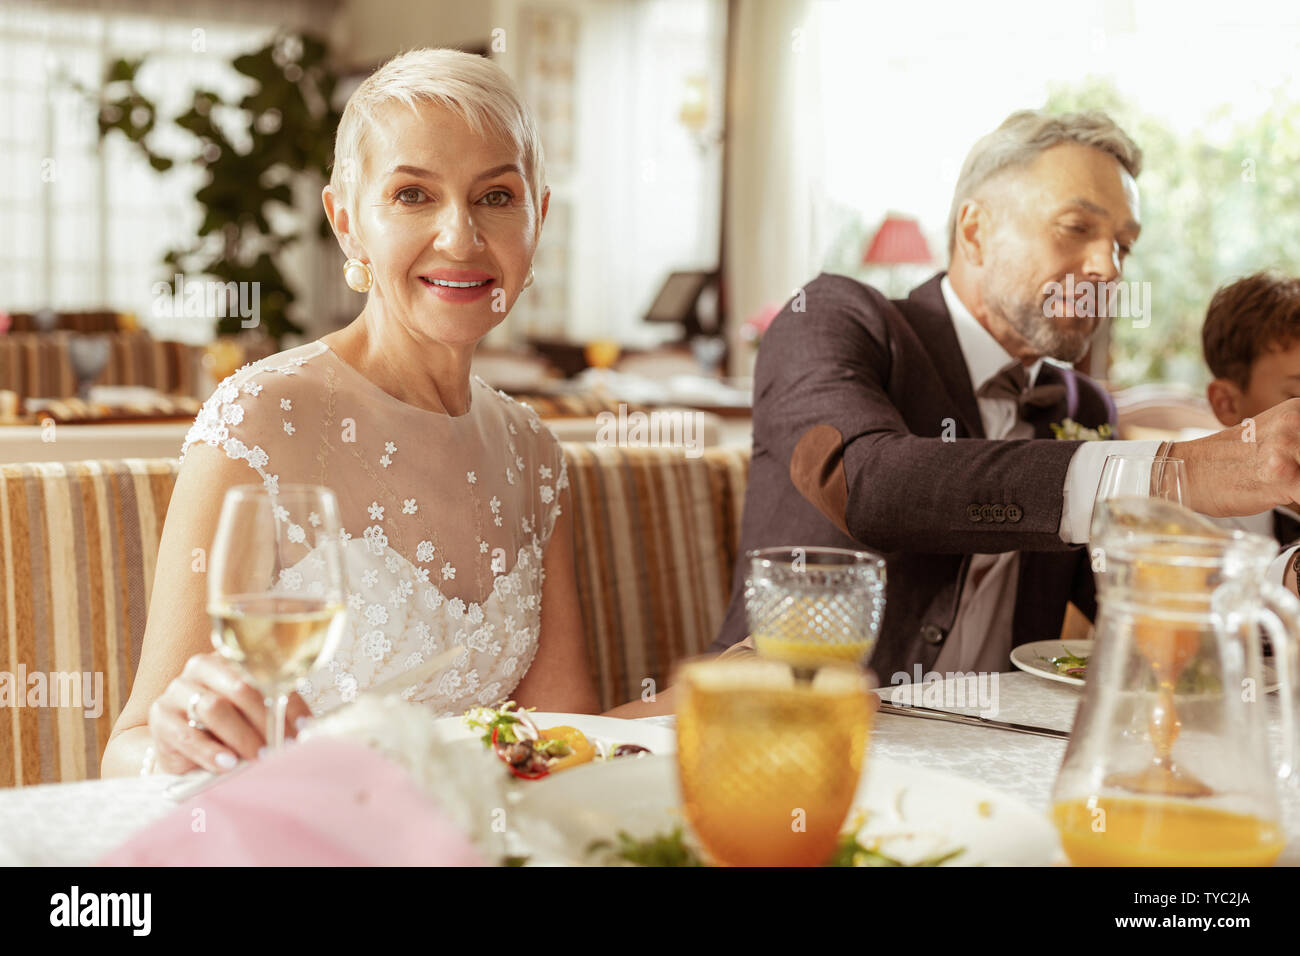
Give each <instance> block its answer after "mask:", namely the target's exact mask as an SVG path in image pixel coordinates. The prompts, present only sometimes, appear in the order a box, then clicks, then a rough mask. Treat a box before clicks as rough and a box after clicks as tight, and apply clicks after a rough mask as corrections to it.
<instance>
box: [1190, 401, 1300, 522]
mask: <svg viewBox="0 0 1300 956" xmlns="http://www.w3.org/2000/svg"><path fill="white" fill-rule="evenodd" d="M1169 455H1170V457H1173V458H1181V459H1183V461H1185V462H1186V463H1187V484H1188V488H1187V489H1186V492H1187V501H1186V502H1185V504H1187V505H1188V506H1189V507H1191V508H1192V509H1193V510H1195V511H1199V512H1201V514H1205V515H1211V516H1213V517H1224V516H1227V515H1253V514H1259V513H1260V512H1261V511H1268V510H1269V509H1270V508H1274V507H1276V506H1278V505H1290V504H1294V503H1295V502H1296V501H1300V398H1292V399H1288V400H1287V401H1285V402H1282V403H1280V404H1278V405H1274V406H1273V407H1272V408H1270V409H1269V410H1268V411H1266V412H1264V413H1263V414H1261V415H1259V416H1257V417H1256V418H1253V419H1250V418H1248V419H1246V421H1244V422H1243V423H1242V424H1240V425H1234V426H1233V427H1232V428H1225V429H1224V430H1223V431H1221V432H1216V433H1215V434H1213V435H1209V436H1207V437H1205V438H1198V439H1197V440H1196V441H1188V442H1176V443H1175V444H1174V445H1173V447H1172V448H1171V449H1170V450H1169Z"/></svg>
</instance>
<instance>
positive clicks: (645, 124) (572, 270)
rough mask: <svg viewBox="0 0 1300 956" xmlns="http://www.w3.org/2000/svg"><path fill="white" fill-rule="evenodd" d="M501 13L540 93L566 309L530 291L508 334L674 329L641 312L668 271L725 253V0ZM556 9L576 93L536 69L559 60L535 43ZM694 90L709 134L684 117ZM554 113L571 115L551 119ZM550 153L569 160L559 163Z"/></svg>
mask: <svg viewBox="0 0 1300 956" xmlns="http://www.w3.org/2000/svg"><path fill="white" fill-rule="evenodd" d="M496 12H497V14H498V17H499V21H500V22H501V23H502V24H503V27H504V30H505V37H506V38H507V43H506V48H505V49H504V50H500V51H497V52H496V53H494V58H495V59H496V60H497V62H499V63H500V64H501V66H502V67H503V68H504V69H505V70H506V71H507V72H509V73H511V74H512V75H513V76H514V77H515V79H516V81H517V82H518V83H519V85H520V88H521V89H522V90H523V92H524V95H525V96H526V97H533V98H538V99H539V101H538V102H532V103H531V105H532V106H533V108H534V110H536V111H538V112H539V115H541V117H542V118H541V132H542V140H543V144H544V145H545V147H546V150H547V160H548V168H547V173H548V178H549V181H550V186H551V217H552V219H553V220H554V221H553V222H548V226H547V229H546V230H545V231H544V232H543V235H542V247H541V248H539V250H538V261H539V262H541V261H543V260H544V261H545V262H546V264H547V266H546V268H547V270H548V275H547V281H548V283H549V282H551V281H552V279H553V275H554V272H553V271H552V270H553V269H554V268H555V267H556V266H557V265H558V266H559V267H560V268H559V270H558V271H560V272H562V278H560V279H559V280H558V281H559V282H561V283H563V284H564V288H563V290H559V291H557V292H556V294H555V296H553V298H552V300H551V301H556V300H558V301H562V302H563V303H564V306H563V309H562V310H561V311H560V312H559V313H558V314H556V313H551V314H548V315H545V316H543V315H540V314H538V313H537V311H535V310H533V309H532V308H531V306H530V302H529V295H530V293H526V294H525V296H524V298H522V299H521V300H520V306H519V308H518V309H517V310H516V311H517V313H518V314H517V315H512V316H511V321H510V323H509V328H508V329H506V330H503V333H502V335H501V337H502V338H504V337H505V336H506V335H514V336H516V337H518V336H521V335H523V334H525V333H529V332H532V333H537V334H544V335H557V336H558V335H563V336H566V337H568V338H570V339H572V340H576V341H587V340H591V339H596V338H610V339H616V340H619V341H622V342H624V343H632V344H647V343H650V342H653V341H656V340H662V338H663V337H665V336H666V335H667V336H670V335H672V334H674V330H673V329H672V328H671V327H662V326H660V327H651V326H648V325H646V324H645V323H643V322H642V321H641V320H642V318H643V317H644V315H645V313H646V312H647V311H648V310H649V307H650V305H651V303H652V302H653V300H654V297H655V294H656V293H657V292H658V290H659V287H660V285H661V283H662V282H663V280H664V279H665V277H666V276H667V275H668V273H669V272H672V271H674V270H683V269H713V268H716V266H717V261H718V236H719V228H720V223H719V208H720V206H721V196H720V189H721V186H720V182H721V151H720V148H719V144H718V142H717V132H718V130H719V129H720V126H721V112H722V110H721V98H722V96H721V94H722V86H723V58H724V51H725V46H724V44H725V36H724V29H725V19H726V5H725V0H573V2H568V3H564V4H562V5H557V4H554V3H547V2H530V0H497V4H496ZM552 13H554V14H556V15H559V16H563V17H567V18H570V19H571V22H572V23H573V30H574V35H575V36H576V43H575V46H574V50H573V58H572V70H573V73H572V75H573V82H572V84H571V85H570V87H569V89H568V91H567V92H566V88H565V86H564V84H556V83H549V84H548V83H545V82H540V83H539V82H538V78H537V77H536V76H533V75H531V73H532V72H534V71H537V70H539V69H541V68H543V67H544V68H547V69H548V70H549V72H551V73H552V74H553V73H554V71H555V69H556V62H555V59H556V58H555V57H550V58H549V62H547V59H548V58H539V57H537V55H536V53H535V50H534V49H530V44H532V45H534V47H535V45H536V44H537V43H538V42H539V37H538V36H535V35H533V34H534V33H537V32H538V31H539V27H540V24H541V23H542V22H544V20H545V17H546V16H548V15H550V14H552ZM539 17H540V19H539ZM554 29H555V31H556V32H560V31H558V28H554ZM566 29H567V28H566ZM565 35H566V36H567V32H566V33H565ZM538 60H541V61H542V62H540V63H539V62H537V61H538ZM565 64H566V65H565V67H564V69H567V68H568V67H567V58H566V59H565ZM693 90H695V91H698V90H703V91H704V93H703V96H704V97H705V99H706V100H707V101H708V106H707V109H706V113H707V120H706V121H705V128H704V130H703V131H702V132H699V133H696V132H693V131H692V130H691V129H690V128H689V127H688V126H687V125H685V124H684V123H683V122H682V120H681V111H682V107H683V103H684V102H686V101H687V99H688V98H689V97H690V96H691V95H692V91H693ZM542 98H545V100H546V101H545V102H542V101H540V100H541V99H542ZM570 110H571V111H572V112H571V113H570V112H569V111H570ZM548 113H550V114H552V115H556V116H558V117H560V118H561V122H559V123H553V124H552V125H549V126H548V124H547V121H546V115H547V114H548ZM570 116H571V117H572V122H571V123H570V122H568V121H567V118H568V117H570ZM569 136H571V137H572V139H571V146H569V145H568V142H569V141H568V140H566V141H565V142H566V145H565V146H564V147H563V148H562V147H561V142H560V139H561V137H569ZM570 148H571V153H570V152H569V149H570ZM552 155H556V156H558V155H568V156H569V160H570V161H569V162H568V163H567V164H565V165H563V166H561V165H558V164H552V163H551V157H552ZM557 253H558V255H557ZM540 281H541V279H540V266H539V283H540ZM550 291H552V290H550V289H549V288H548V292H550Z"/></svg>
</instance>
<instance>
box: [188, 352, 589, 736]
mask: <svg viewBox="0 0 1300 956" xmlns="http://www.w3.org/2000/svg"><path fill="white" fill-rule="evenodd" d="M195 442H202V443H206V444H208V445H211V446H213V447H214V448H219V449H221V450H223V451H224V452H225V454H226V455H227V456H228V457H230V458H233V459H240V460H243V461H245V462H247V463H248V466H249V469H250V471H249V476H250V481H260V482H262V483H264V484H265V485H266V486H267V487H269V488H272V489H277V488H278V486H279V485H280V484H289V483H304V484H319V485H325V486H326V487H328V488H330V489H331V490H333V492H334V493H335V495H336V496H337V498H338V502H339V515H340V520H341V523H342V533H341V535H340V537H341V538H342V540H343V543H344V561H345V566H346V571H347V576H348V599H347V601H348V625H347V630H346V632H345V636H344V639H343V642H342V647H341V648H340V649H339V651H338V652H337V653H336V654H335V655H334V657H333V659H332V660H331V661H330V662H329V664H328V665H327V666H322V667H320V668H318V669H317V670H316V671H315V672H313V673H312V674H311V675H310V676H309V677H308V679H307V680H306V681H305V682H303V683H302V684H301V685H300V693H302V694H303V697H304V699H305V700H306V702H307V704H308V705H309V706H310V707H311V709H312V711H313V713H316V714H321V713H324V712H327V711H329V710H332V709H333V708H335V707H336V706H338V705H339V704H340V703H346V702H348V701H351V700H353V699H354V698H355V697H356V695H357V694H358V693H359V692H361V691H364V690H366V689H367V688H369V687H372V686H376V685H379V684H384V683H387V682H389V681H391V680H393V679H394V678H396V677H397V676H398V675H400V674H401V673H403V672H404V671H407V670H410V669H411V668H414V667H417V666H419V665H420V664H422V663H423V662H425V661H426V660H431V659H432V656H434V655H438V654H440V653H441V652H443V651H446V650H448V649H450V648H452V647H457V648H460V653H459V654H458V655H456V656H455V657H454V658H453V659H452V660H451V662H450V663H449V664H447V665H445V666H443V667H442V668H441V669H440V670H438V671H436V672H435V673H433V674H432V675H431V676H428V677H425V678H424V679H421V680H419V681H418V682H416V683H412V684H409V685H407V686H406V687H405V688H404V689H403V690H402V695H403V696H404V697H406V698H407V699H408V700H414V701H420V702H424V703H427V704H428V705H429V707H430V708H431V709H433V710H435V711H436V712H438V713H440V714H457V713H460V712H462V711H464V710H465V709H467V708H468V707H471V706H473V705H475V704H488V703H492V702H494V701H497V700H499V699H501V698H503V697H506V696H509V695H510V693H511V692H512V691H513V690H514V688H515V686H516V685H517V684H518V683H519V681H520V679H521V678H522V677H523V675H524V674H525V672H527V670H528V667H529V665H530V664H531V663H532V660H533V656H534V655H535V654H536V652H537V641H538V632H539V630H540V622H541V596H542V580H543V569H542V556H543V553H544V550H545V547H546V543H547V541H548V540H549V538H550V535H551V531H552V530H553V528H554V526H555V521H556V519H557V518H558V517H559V513H560V505H559V496H560V492H561V491H562V490H563V489H564V488H565V487H566V486H567V485H568V476H567V474H566V471H565V462H564V454H563V451H562V449H561V447H560V444H559V442H558V441H557V440H556V439H555V436H554V435H553V434H552V433H551V432H550V430H549V429H547V428H546V427H545V426H544V425H543V424H542V423H541V420H540V419H539V418H538V416H537V414H536V413H535V412H534V411H533V410H532V409H530V408H528V407H527V406H526V405H521V404H519V403H517V402H515V401H514V400H512V399H511V398H509V397H508V396H506V395H505V393H503V392H498V391H495V390H494V389H492V388H491V387H490V386H489V385H487V384H486V383H485V382H484V381H483V380H482V379H479V378H477V377H475V378H474V379H473V382H472V386H471V402H470V408H469V411H468V412H466V414H464V415H461V416H456V417H452V416H449V415H443V414H438V413H436V412H430V411H426V410H425V409H421V408H417V407H415V406H413V405H408V404H407V403H405V402H402V401H400V400H398V399H397V398H394V397H393V396H391V395H389V394H388V393H387V392H385V391H384V390H383V389H381V388H379V386H377V385H375V384H374V383H373V382H371V381H370V380H369V379H367V378H366V377H365V376H364V375H362V374H361V373H360V372H359V371H357V370H356V369H355V368H353V367H352V366H351V365H349V364H347V363H346V362H345V361H343V359H342V358H341V357H340V356H339V355H338V354H337V353H335V352H334V351H333V350H331V349H330V348H329V347H328V346H327V345H325V344H324V343H323V342H320V341H316V342H311V343H309V344H307V345H303V346H299V347H298V348H294V349H289V350H288V351H284V352H280V353H278V354H276V355H272V356H270V357H268V358H265V359H262V360H261V361H258V362H254V363H252V364H250V365H246V366H244V367H243V368H241V369H240V370H239V371H238V372H236V373H235V374H234V375H232V376H230V377H229V378H227V379H226V380H225V381H223V382H222V383H221V384H220V385H219V386H218V387H217V389H216V391H215V392H214V393H213V394H212V396H211V397H210V398H209V399H208V400H207V402H206V403H205V404H204V406H203V409H202V411H201V412H200V413H199V416H198V418H197V419H196V420H195V422H194V425H193V427H191V428H190V430H189V433H188V434H187V435H186V437H185V442H184V445H183V446H182V448H181V455H180V457H181V461H182V464H184V462H185V457H186V452H187V451H189V450H190V447H191V446H192V445H193V444H194V443H195ZM205 454H206V453H205ZM200 461H201V456H195V457H194V458H193V459H192V460H191V465H190V466H191V467H192V466H193V465H196V464H198V463H199V462H200ZM212 506H213V507H214V508H215V507H219V502H213V503H212ZM282 583H283V578H282ZM288 586H289V587H291V588H292V587H296V586H300V585H299V584H298V580H297V578H296V576H294V577H292V578H291V579H290V580H289V582H288Z"/></svg>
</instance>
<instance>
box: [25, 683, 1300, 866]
mask: <svg viewBox="0 0 1300 956" xmlns="http://www.w3.org/2000/svg"><path fill="white" fill-rule="evenodd" d="M997 691H998V708H999V709H998V713H997V715H996V719H998V720H1005V721H1014V722H1017V723H1026V724H1036V725H1039V726H1044V727H1054V728H1060V729H1062V730H1068V729H1069V728H1070V726H1071V724H1072V723H1073V721H1074V712H1075V708H1076V707H1077V706H1078V703H1079V699H1080V692H1079V691H1078V690H1077V689H1075V688H1073V687H1069V686H1066V685H1063V684H1056V683H1051V682H1049V681H1045V680H1042V679H1040V678H1037V677H1033V676H1031V675H1029V674H1020V673H1015V674H1000V675H998V687H997ZM1268 706H1269V707H1271V708H1273V716H1274V718H1275V719H1274V720H1273V721H1272V725H1271V735H1272V737H1273V743H1274V749H1275V752H1276V747H1277V743H1278V740H1277V732H1278V724H1277V721H1276V708H1277V700H1276V697H1271V698H1270V701H1269V705H1268ZM944 709H952V710H956V709H960V708H956V707H946V708H944ZM966 711H967V712H974V710H973V709H972V708H966ZM649 720H652V721H654V722H656V723H671V721H672V718H657V717H656V718H649ZM871 752H872V754H874V755H876V756H881V757H886V758H888V759H891V760H897V761H906V762H914V763H918V764H921V765H923V766H926V767H930V768H933V769H936V770H944V771H947V772H949V773H954V774H958V775H960V776H964V777H970V778H972V779H974V780H979V781H981V782H983V783H985V784H988V785H990V786H994V787H998V788H1000V789H1002V790H1004V791H1006V792H1008V793H1012V794H1015V795H1016V796H1018V797H1020V798H1021V799H1022V800H1024V801H1025V802H1027V803H1028V804H1030V805H1031V806H1034V807H1038V808H1041V809H1042V810H1043V811H1044V812H1046V811H1047V807H1048V804H1049V797H1050V795H1051V789H1052V783H1053V781H1054V780H1055V778H1056V771H1057V769H1058V768H1059V767H1060V764H1061V758H1062V757H1063V756H1064V755H1065V741H1064V740H1054V739H1052V738H1049V737H1035V736H1028V735H1025V734H1016V733H1009V732H1006V731H998V730H988V729H984V728H979V727H968V726H961V725H956V724H946V723H940V722H938V721H933V720H921V719H919V718H916V717H896V716H892V715H889V714H880V715H877V717H876V724H875V728H874V730H873V732H872V741H871ZM176 779H178V778H176V777H171V776H165V775H157V776H153V777H143V778H130V779H117V780H103V781H99V780H93V781H86V782H82V783H64V784H49V785H46V786H40V787H22V788H18V789H13V790H5V791H0V864H10V865H14V864H18V865H22V864H29V865H30V864H37V865H41V864H44V865H82V864H88V863H93V862H94V861H95V860H97V859H99V858H100V857H101V856H103V855H104V854H105V853H107V852H108V851H109V850H111V849H113V848H114V847H116V846H117V845H118V844H120V843H121V842H122V841H123V840H125V839H126V838H127V837H128V836H129V835H130V834H131V833H132V832H133V831H135V830H136V829H138V828H140V827H142V826H144V825H146V824H148V823H149V822H150V821H152V820H154V819H156V818H157V817H159V816H162V815H163V814H165V813H167V812H168V811H169V810H172V809H174V808H175V806H176V803H175V802H173V801H172V800H170V799H168V798H167V797H166V796H165V795H164V793H163V790H164V788H165V787H166V786H167V785H168V784H169V783H171V782H172V781H174V780H176ZM1282 802H1283V812H1284V823H1285V825H1286V828H1287V832H1288V833H1289V834H1291V837H1292V838H1291V841H1290V842H1289V843H1288V844H1287V848H1286V850H1285V851H1284V853H1283V854H1282V857H1281V859H1280V860H1279V863H1281V864H1285V865H1293V866H1294V865H1298V864H1300V789H1297V788H1292V787H1285V788H1283V791H1282Z"/></svg>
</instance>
